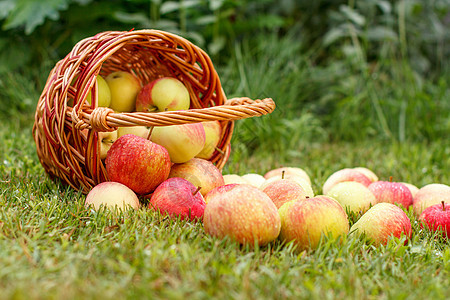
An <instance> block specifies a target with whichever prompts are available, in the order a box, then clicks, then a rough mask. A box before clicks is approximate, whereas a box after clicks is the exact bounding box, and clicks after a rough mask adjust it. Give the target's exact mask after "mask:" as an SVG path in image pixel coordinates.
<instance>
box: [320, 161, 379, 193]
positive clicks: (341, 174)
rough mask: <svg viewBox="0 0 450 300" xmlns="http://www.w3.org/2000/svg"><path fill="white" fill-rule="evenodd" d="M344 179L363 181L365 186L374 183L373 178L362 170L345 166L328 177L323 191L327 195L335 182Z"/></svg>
mask: <svg viewBox="0 0 450 300" xmlns="http://www.w3.org/2000/svg"><path fill="white" fill-rule="evenodd" d="M343 181H356V182H359V183H362V184H363V185H365V186H369V184H371V183H372V180H370V178H369V177H367V176H366V175H364V174H363V173H361V172H360V171H358V170H355V169H350V168H345V169H341V170H338V171H336V172H334V173H333V174H331V175H330V176H329V177H328V178H327V180H326V181H325V183H324V184H323V187H322V192H323V193H324V194H325V195H326V194H327V193H328V191H329V190H330V189H331V188H332V187H333V186H334V185H335V184H338V183H339V182H343Z"/></svg>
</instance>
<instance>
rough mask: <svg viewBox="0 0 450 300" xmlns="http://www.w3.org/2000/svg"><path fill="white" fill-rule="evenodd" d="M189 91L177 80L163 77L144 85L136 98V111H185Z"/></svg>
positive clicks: (187, 104) (189, 102) (188, 100)
mask: <svg viewBox="0 0 450 300" xmlns="http://www.w3.org/2000/svg"><path fill="white" fill-rule="evenodd" d="M190 104H191V100H190V97H189V91H188V89H187V88H186V86H185V85H184V84H183V83H182V82H181V81H180V80H178V79H176V78H173V77H163V78H159V79H156V80H153V81H152V82H150V83H148V84H146V85H145V86H144V87H143V88H142V90H141V91H140V92H139V94H138V95H137V98H136V110H137V111H144V112H155V111H166V110H187V109H189V106H190Z"/></svg>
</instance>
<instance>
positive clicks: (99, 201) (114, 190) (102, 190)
mask: <svg viewBox="0 0 450 300" xmlns="http://www.w3.org/2000/svg"><path fill="white" fill-rule="evenodd" d="M85 206H86V207H89V206H93V207H94V209H95V210H98V209H100V207H101V206H105V207H107V208H110V209H114V208H117V209H119V210H125V209H129V208H133V209H138V208H139V199H138V197H137V196H136V194H135V193H134V192H133V191H132V190H131V189H130V188H128V187H127V186H126V185H123V184H121V183H118V182H113V181H105V182H102V183H100V184H97V185H96V186H94V188H92V190H90V192H89V193H88V194H87V196H86V201H85Z"/></svg>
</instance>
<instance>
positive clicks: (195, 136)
mask: <svg viewBox="0 0 450 300" xmlns="http://www.w3.org/2000/svg"><path fill="white" fill-rule="evenodd" d="M150 140H151V141H152V142H155V143H157V144H159V145H161V146H163V147H164V148H166V149H167V151H168V152H169V155H170V159H171V160H172V162H173V163H176V164H181V163H184V162H187V161H188V160H190V159H191V158H194V157H195V156H196V155H197V154H198V153H199V152H200V151H201V150H202V149H203V146H204V145H205V130H204V129H203V125H202V123H189V124H181V125H171V126H163V127H153V130H152V132H151V135H150Z"/></svg>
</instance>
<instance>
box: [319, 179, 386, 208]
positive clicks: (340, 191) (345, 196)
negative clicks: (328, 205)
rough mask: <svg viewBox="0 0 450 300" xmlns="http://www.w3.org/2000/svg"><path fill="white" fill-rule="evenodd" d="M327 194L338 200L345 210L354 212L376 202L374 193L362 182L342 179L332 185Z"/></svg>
mask: <svg viewBox="0 0 450 300" xmlns="http://www.w3.org/2000/svg"><path fill="white" fill-rule="evenodd" d="M327 196H329V197H331V198H333V199H335V200H336V201H337V202H339V203H340V204H341V205H342V207H344V209H346V211H347V210H348V211H351V212H353V213H355V214H359V213H361V212H363V213H364V212H366V211H367V210H368V209H369V208H370V207H371V206H374V205H375V204H377V199H376V198H375V195H374V194H373V193H372V192H371V191H370V190H369V189H368V188H367V187H366V186H365V185H363V184H361V183H359V182H356V181H343V182H339V183H338V184H336V185H335V186H333V187H332V188H331V189H330V190H329V191H328V193H327Z"/></svg>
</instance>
